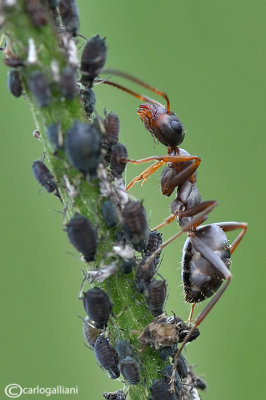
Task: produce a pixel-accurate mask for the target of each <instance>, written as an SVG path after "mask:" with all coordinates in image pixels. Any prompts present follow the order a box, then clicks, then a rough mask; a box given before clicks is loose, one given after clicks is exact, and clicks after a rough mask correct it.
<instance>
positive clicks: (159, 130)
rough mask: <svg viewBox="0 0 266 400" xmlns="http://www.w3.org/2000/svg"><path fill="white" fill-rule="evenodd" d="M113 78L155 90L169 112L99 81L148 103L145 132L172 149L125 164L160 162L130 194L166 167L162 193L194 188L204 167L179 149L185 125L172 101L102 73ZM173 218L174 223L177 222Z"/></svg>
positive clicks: (144, 108)
mask: <svg viewBox="0 0 266 400" xmlns="http://www.w3.org/2000/svg"><path fill="white" fill-rule="evenodd" d="M102 72H103V73H108V74H111V75H117V76H120V77H122V78H125V79H128V80H130V81H132V82H134V83H137V84H138V85H140V86H143V87H145V88H146V89H149V90H151V91H152V92H154V93H156V94H157V95H159V96H162V97H163V98H164V99H165V100H166V108H165V107H164V106H163V105H162V104H161V103H159V102H157V101H155V100H153V99H151V98H150V97H147V96H143V95H141V94H139V93H136V92H134V91H132V90H130V89H128V88H126V87H125V86H122V85H120V84H117V83H115V82H112V81H109V80H102V79H97V80H95V82H101V83H104V84H107V85H111V86H114V87H116V88H118V89H121V90H123V91H125V92H126V93H129V94H131V95H132V96H134V97H137V98H138V99H140V100H143V101H147V102H148V103H145V104H141V105H140V106H139V108H138V111H137V114H138V115H139V116H140V118H141V120H142V121H143V123H144V125H145V128H146V129H147V130H149V132H150V133H151V134H152V136H153V137H155V138H156V139H157V140H158V141H159V142H161V143H162V144H163V145H165V146H167V147H168V155H167V156H151V157H147V158H143V159H141V160H128V159H127V160H125V161H128V162H131V163H135V164H142V163H145V162H148V161H156V162H155V163H154V164H152V165H151V166H150V167H148V168H146V169H145V170H144V171H143V172H142V173H141V174H140V175H138V176H136V177H135V178H134V179H133V180H132V181H131V182H130V183H129V184H128V185H127V187H126V189H127V190H129V189H130V188H131V187H132V186H133V185H134V184H135V183H136V182H138V181H141V180H143V183H144V182H145V181H146V180H147V178H148V177H149V176H150V175H151V174H153V173H154V172H155V171H156V170H157V169H158V168H160V167H161V166H163V165H164V164H166V163H170V164H169V166H168V167H167V168H165V170H164V171H163V173H162V178H161V185H162V193H163V194H164V195H166V196H170V195H171V194H172V193H173V190H174V189H175V188H176V187H177V186H179V185H181V184H183V183H185V182H186V181H187V180H189V181H190V182H191V183H192V184H194V183H195V182H196V174H195V171H196V169H197V168H198V166H199V164H200V161H201V160H200V158H199V157H197V156H191V155H190V154H189V153H188V152H187V151H185V150H183V149H181V148H179V147H178V146H179V145H180V144H181V143H182V142H183V140H184V136H185V131H184V128H183V125H182V123H181V121H180V120H179V119H178V118H177V116H176V115H175V114H174V113H173V112H172V111H171V110H170V101H169V98H168V96H167V94H166V93H164V92H162V91H160V90H158V89H156V88H154V87H152V86H150V85H148V84H147V83H145V82H143V81H141V80H140V79H138V78H135V77H134V76H132V75H130V74H127V73H125V72H122V71H117V70H112V69H106V70H104V71H102ZM174 218H175V217H173V218H172V219H174Z"/></svg>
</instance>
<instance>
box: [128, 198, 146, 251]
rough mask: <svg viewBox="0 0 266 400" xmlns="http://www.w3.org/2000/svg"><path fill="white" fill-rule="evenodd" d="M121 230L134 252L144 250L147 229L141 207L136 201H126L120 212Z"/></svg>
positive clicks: (143, 211)
mask: <svg viewBox="0 0 266 400" xmlns="http://www.w3.org/2000/svg"><path fill="white" fill-rule="evenodd" d="M122 228H123V230H124V232H125V235H126V238H127V240H128V241H129V242H130V243H131V244H132V246H133V247H134V249H135V250H137V251H141V250H143V249H144V248H145V246H146V243H147V240H148V235H149V229H148V223H147V219H146V213H145V210H144V207H143V205H142V204H141V203H140V202H138V201H128V203H127V204H126V206H125V207H124V209H123V211H122Z"/></svg>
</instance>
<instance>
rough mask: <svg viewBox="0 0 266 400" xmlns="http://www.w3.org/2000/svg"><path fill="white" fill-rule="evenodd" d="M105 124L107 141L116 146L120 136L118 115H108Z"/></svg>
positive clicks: (112, 113) (111, 113)
mask: <svg viewBox="0 0 266 400" xmlns="http://www.w3.org/2000/svg"><path fill="white" fill-rule="evenodd" d="M103 123H104V127H105V132H106V138H105V140H106V141H107V142H108V144H109V145H111V146H114V145H115V144H117V143H118V136H119V128H120V121H119V118H118V115H117V114H115V113H114V112H110V113H108V114H106V116H105V118H104V121H103Z"/></svg>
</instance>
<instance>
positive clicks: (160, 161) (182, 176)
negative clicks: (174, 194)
mask: <svg viewBox="0 0 266 400" xmlns="http://www.w3.org/2000/svg"><path fill="white" fill-rule="evenodd" d="M126 161H127V162H130V163H133V164H143V163H145V162H149V161H157V162H156V163H154V164H152V165H151V166H150V167H148V168H146V169H145V170H144V171H143V172H142V173H141V174H140V175H138V176H136V177H135V178H134V179H133V180H132V181H131V182H130V183H129V184H128V185H127V187H126V190H129V189H130V188H131V187H132V186H134V185H135V183H137V182H138V181H141V180H143V183H144V182H145V181H146V180H147V179H148V177H149V176H150V175H152V174H153V173H154V172H155V171H157V169H159V168H160V167H161V166H163V165H164V164H166V163H173V164H178V163H182V162H188V161H194V162H193V163H192V164H190V165H189V166H187V167H186V168H184V169H183V171H181V172H177V173H176V176H175V179H176V181H177V182H178V183H177V184H176V186H178V185H179V184H180V183H182V182H184V181H185V180H186V179H188V178H189V177H190V176H191V175H192V174H193V173H194V172H195V171H196V169H197V168H198V166H199V164H200V162H201V159H200V158H199V157H197V156H190V157H185V156H184V157H182V156H152V157H147V158H142V159H140V160H131V159H127V160H126ZM177 177H179V178H177Z"/></svg>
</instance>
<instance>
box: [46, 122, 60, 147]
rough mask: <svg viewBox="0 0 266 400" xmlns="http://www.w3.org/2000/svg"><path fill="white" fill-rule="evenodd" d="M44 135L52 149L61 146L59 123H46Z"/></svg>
mask: <svg viewBox="0 0 266 400" xmlns="http://www.w3.org/2000/svg"><path fill="white" fill-rule="evenodd" d="M46 135H47V138H48V140H49V142H50V143H51V145H52V146H53V148H54V150H58V149H62V148H63V144H64V143H63V135H62V132H61V130H60V125H59V124H50V125H48V127H47V129H46Z"/></svg>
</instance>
